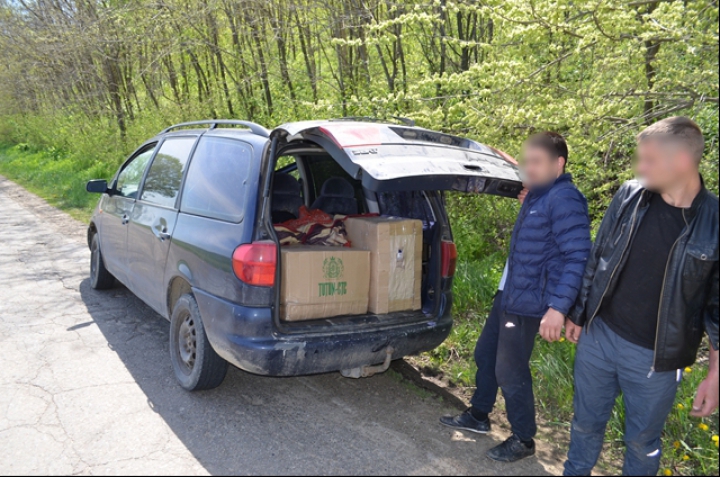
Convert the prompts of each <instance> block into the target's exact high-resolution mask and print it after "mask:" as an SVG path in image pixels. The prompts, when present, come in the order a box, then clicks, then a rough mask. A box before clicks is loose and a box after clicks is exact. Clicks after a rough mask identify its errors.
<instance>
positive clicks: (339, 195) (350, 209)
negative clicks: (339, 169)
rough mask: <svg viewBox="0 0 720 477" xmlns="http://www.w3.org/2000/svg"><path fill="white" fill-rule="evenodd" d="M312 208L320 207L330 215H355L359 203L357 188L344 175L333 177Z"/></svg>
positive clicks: (325, 185)
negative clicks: (356, 194) (356, 196)
mask: <svg viewBox="0 0 720 477" xmlns="http://www.w3.org/2000/svg"><path fill="white" fill-rule="evenodd" d="M311 208H312V209H320V210H322V211H323V212H325V213H327V214H330V215H337V214H341V215H355V214H357V213H358V203H357V199H356V198H355V189H353V186H352V184H350V183H349V182H348V181H347V180H346V179H343V178H342V177H331V178H330V179H328V180H326V181H325V183H324V184H323V185H322V189H320V195H319V196H318V198H317V199H315V202H313V204H312V207H311Z"/></svg>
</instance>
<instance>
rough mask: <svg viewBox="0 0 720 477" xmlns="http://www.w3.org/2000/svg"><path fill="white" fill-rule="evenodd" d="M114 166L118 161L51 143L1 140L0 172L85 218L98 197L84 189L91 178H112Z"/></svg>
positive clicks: (81, 218) (74, 214)
mask: <svg viewBox="0 0 720 477" xmlns="http://www.w3.org/2000/svg"><path fill="white" fill-rule="evenodd" d="M115 169H116V164H107V163H103V162H99V161H95V160H81V159H80V158H77V157H74V156H72V155H69V154H65V153H63V152H62V151H60V150H58V149H55V148H52V147H49V148H44V149H36V148H32V147H31V146H29V145H27V144H18V145H15V146H10V145H7V144H0V174H2V175H4V176H5V177H7V178H8V179H11V180H13V181H15V182H17V183H18V184H20V185H22V186H23V187H25V188H26V189H28V190H29V191H31V192H33V193H35V194H37V195H39V196H41V197H42V198H44V199H45V200H47V201H48V202H49V203H50V204H52V205H54V206H55V207H58V208H60V209H62V210H64V211H66V212H67V213H69V214H70V215H71V216H72V217H74V218H76V219H78V220H81V221H83V222H85V221H87V220H88V219H89V218H90V214H91V213H92V209H93V207H94V206H95V204H96V202H97V199H98V196H97V195H96V194H88V193H87V192H86V191H85V184H86V183H87V181H88V180H90V179H99V178H110V177H112V176H113V174H114V173H115Z"/></svg>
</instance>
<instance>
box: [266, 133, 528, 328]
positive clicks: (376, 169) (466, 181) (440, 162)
mask: <svg viewBox="0 0 720 477" xmlns="http://www.w3.org/2000/svg"><path fill="white" fill-rule="evenodd" d="M303 148H308V149H310V150H314V151H320V152H322V153H323V154H326V155H328V156H329V157H331V158H332V160H334V161H335V162H336V163H337V164H338V165H339V166H340V167H341V168H342V170H343V171H344V172H345V173H347V176H348V179H352V180H354V181H355V183H356V184H360V185H361V186H362V194H365V195H366V196H367V198H368V200H369V201H373V200H374V203H375V204H376V207H377V206H378V205H377V204H378V203H379V204H380V209H382V204H383V199H384V200H385V201H386V202H387V200H388V198H389V199H391V200H393V201H395V203H396V204H402V203H404V202H408V201H410V200H422V201H425V202H426V203H427V204H426V209H427V211H428V212H427V217H426V218H425V219H424V220H423V218H422V217H409V218H412V219H421V220H423V223H424V230H423V236H424V237H423V241H424V243H423V247H424V251H423V262H422V269H423V278H422V281H423V292H422V309H421V310H418V311H403V312H394V313H388V314H385V315H375V314H372V313H368V314H364V315H352V316H350V315H349V316H337V317H329V318H323V319H318V320H316V321H308V322H301V323H288V322H284V321H282V320H281V319H280V318H279V316H280V315H279V309H280V303H281V299H280V288H281V287H280V284H281V273H280V270H281V267H282V263H281V262H282V257H281V252H280V247H279V241H278V238H277V235H276V234H275V231H274V228H273V223H272V219H271V211H270V207H271V206H270V201H271V196H272V194H271V190H272V187H273V177H274V171H275V166H276V163H277V160H278V158H279V157H281V156H283V155H285V154H293V153H294V152H288V151H302V150H303ZM315 153H316V152H313V154H315ZM299 154H300V153H299ZM263 171H264V172H263V191H264V192H263V196H264V197H263V201H262V204H261V206H260V211H259V214H258V227H257V228H256V230H257V235H256V237H255V240H257V241H263V240H271V241H273V242H275V244H276V245H278V247H277V264H278V267H277V271H276V275H275V276H276V278H275V281H274V283H275V289H276V301H275V315H276V320H275V323H276V325H277V327H278V329H279V330H280V331H282V332H284V333H293V332H308V331H310V330H311V329H312V331H313V332H319V333H324V332H326V333H336V332H342V331H352V330H353V329H357V327H358V325H363V328H364V329H365V328H371V327H388V326H399V325H403V324H405V323H409V322H421V321H423V320H425V321H428V322H432V320H434V319H435V318H436V317H437V316H439V315H440V314H441V313H444V312H445V311H447V308H448V307H449V306H450V303H447V300H445V293H446V292H449V290H450V289H451V287H452V273H454V260H455V257H456V252H455V248H454V244H453V243H452V235H451V232H450V228H449V225H448V219H447V215H446V211H445V210H444V205H443V200H442V196H441V191H460V192H470V193H487V194H494V195H499V196H505V197H513V198H514V197H517V195H518V193H519V192H520V190H521V189H522V183H521V180H520V175H519V171H518V168H517V163H516V162H515V161H514V160H513V159H512V158H511V157H509V156H508V155H506V154H504V153H503V152H501V151H498V150H496V149H493V148H491V147H488V146H485V145H482V144H480V143H477V142H475V141H472V140H469V139H464V138H460V137H456V136H451V135H448V134H443V133H439V132H435V131H430V130H426V129H421V128H417V127H407V126H400V125H392V124H381V123H368V122H358V121H347V120H337V121H332V120H330V121H307V122H297V123H289V124H286V125H283V126H280V127H278V128H276V129H275V130H274V131H273V132H272V133H271V144H270V147H269V148H268V149H267V151H266V153H265V156H264V159H263ZM358 189H359V187H358ZM413 198H414V199H413ZM418 198H419V199H418ZM370 212H379V213H381V214H383V215H399V216H401V217H403V216H404V217H406V218H408V217H407V215H406V214H402V213H397V212H395V211H394V210H393V209H390V210H374V211H373V210H370ZM448 244H449V245H450V246H451V247H448ZM453 253H455V255H453ZM449 261H451V262H452V271H451V272H450V273H449V275H448V272H447V271H446V268H448V263H450V262H449ZM446 262H448V263H446Z"/></svg>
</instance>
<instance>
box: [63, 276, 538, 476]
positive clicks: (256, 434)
mask: <svg viewBox="0 0 720 477" xmlns="http://www.w3.org/2000/svg"><path fill="white" fill-rule="evenodd" d="M80 294H81V297H82V300H83V302H84V303H85V305H86V307H87V309H88V311H89V313H90V315H91V316H92V319H93V322H94V324H96V325H97V326H98V327H99V328H100V331H101V332H102V333H103V335H104V336H105V337H106V339H107V342H108V346H109V347H110V348H111V349H112V350H114V351H115V352H116V353H117V355H118V356H119V357H120V359H121V360H122V361H123V363H124V365H125V366H126V367H127V369H128V370H129V372H130V373H131V374H132V376H133V378H134V380H135V381H136V382H137V384H138V385H139V386H140V388H141V389H142V391H143V392H144V393H145V395H146V396H147V404H148V406H149V407H150V408H151V409H152V410H153V411H154V412H156V413H157V414H158V415H160V416H161V417H162V419H164V421H165V422H166V423H167V424H168V425H169V427H170V428H171V429H172V431H173V432H174V433H175V434H176V435H177V436H178V437H179V439H180V440H181V441H182V442H183V443H184V445H185V446H186V447H187V448H188V449H189V450H190V451H191V452H192V454H193V455H194V456H195V457H196V458H197V459H198V461H199V462H200V463H201V464H202V465H203V466H204V467H205V469H206V470H207V471H208V472H210V473H211V474H278V473H281V474H282V473H285V474H287V473H290V474H313V475H318V474H368V473H371V474H384V475H388V474H420V475H432V474H438V473H442V474H486V475H487V474H508V475H550V474H549V473H548V472H547V471H546V470H545V468H544V467H543V466H542V465H541V464H540V462H539V461H538V460H537V459H530V460H527V461H525V462H521V463H518V464H513V465H504V466H503V465H500V464H496V463H493V462H491V461H488V460H487V459H485V458H484V457H483V454H484V451H485V450H486V449H487V448H489V447H490V446H491V445H495V444H496V443H497V441H496V440H493V439H492V438H491V437H488V436H486V437H479V438H477V439H475V438H471V437H469V436H464V435H461V434H458V433H453V432H452V431H450V430H446V429H444V428H442V427H440V425H439V424H438V423H437V419H438V417H439V415H440V414H441V413H442V412H443V410H444V406H443V405H442V403H440V402H438V401H437V400H436V399H435V398H434V397H432V396H428V395H426V394H423V393H422V392H421V391H418V390H417V389H415V388H413V387H410V386H408V385H407V384H405V383H403V382H402V381H401V380H400V379H398V378H397V377H396V376H394V375H392V374H385V375H381V376H376V377H374V378H370V379H363V380H348V379H344V378H342V377H340V375H339V374H328V375H322V376H312V377H300V378H267V377H259V376H254V375H250V374H248V373H245V372H242V371H240V370H238V369H236V368H233V367H231V368H230V370H229V372H228V376H227V378H226V380H225V382H224V383H223V385H222V386H221V387H220V388H218V389H215V390H212V391H204V392H197V393H188V392H186V391H184V390H182V389H181V388H180V387H179V386H178V385H177V384H176V382H175V378H174V376H173V373H172V368H171V365H170V361H169V356H168V354H169V353H168V329H169V326H168V322H167V321H165V320H164V319H163V318H162V317H160V316H159V315H158V314H156V313H155V312H153V311H152V310H151V309H150V308H148V307H147V306H146V305H144V304H143V303H142V302H141V301H140V300H139V299H137V298H136V297H135V296H134V295H133V294H132V293H130V292H129V291H128V290H127V289H126V288H124V287H121V286H118V287H117V288H115V289H113V290H109V291H104V292H99V291H95V290H93V289H92V288H91V287H90V284H89V280H87V279H86V280H84V281H82V283H81V284H80ZM89 325H90V323H81V324H79V325H75V327H84V326H89ZM139 432H142V430H139Z"/></svg>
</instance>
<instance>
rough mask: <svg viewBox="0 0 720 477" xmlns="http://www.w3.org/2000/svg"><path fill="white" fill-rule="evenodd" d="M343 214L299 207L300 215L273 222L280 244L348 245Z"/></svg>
mask: <svg viewBox="0 0 720 477" xmlns="http://www.w3.org/2000/svg"><path fill="white" fill-rule="evenodd" d="M346 217H347V216H345V215H336V216H334V217H333V216H331V215H330V214H326V213H325V212H323V211H322V210H318V209H315V210H309V209H308V208H307V207H305V206H304V205H303V206H301V207H300V217H299V218H297V219H293V220H288V221H287V222H283V223H280V224H275V225H274V227H275V233H276V234H277V236H278V239H279V240H280V245H281V246H287V245H299V244H305V245H327V246H333V247H349V246H350V240H349V239H348V237H347V232H346V231H345V222H344V221H345V218H346Z"/></svg>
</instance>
